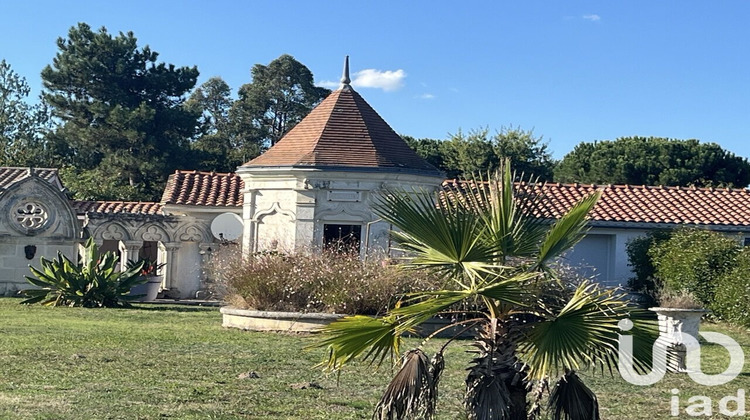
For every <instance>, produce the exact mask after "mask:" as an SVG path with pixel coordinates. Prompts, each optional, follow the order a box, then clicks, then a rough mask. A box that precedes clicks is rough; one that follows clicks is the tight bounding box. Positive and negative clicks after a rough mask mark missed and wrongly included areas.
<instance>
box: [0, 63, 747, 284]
mask: <svg viewBox="0 0 750 420" xmlns="http://www.w3.org/2000/svg"><path fill="white" fill-rule="evenodd" d="M348 73H349V72H348V61H347V64H346V66H345V71H344V77H343V78H342V86H341V88H340V89H338V90H336V91H334V92H333V93H331V95H329V96H328V97H327V98H326V99H324V100H323V101H322V102H321V103H320V104H319V105H318V106H317V107H316V108H315V109H314V110H313V111H312V112H311V113H310V114H309V115H308V116H307V117H306V118H305V119H303V120H302V121H301V122H300V123H299V124H297V125H296V126H295V127H294V128H293V129H292V130H290V131H289V132H288V133H287V134H286V135H285V136H284V137H283V138H282V139H281V140H280V141H279V142H277V143H276V144H275V145H274V146H273V147H271V148H270V149H269V150H268V151H267V152H265V153H264V154H262V155H261V156H259V157H257V158H255V159H253V160H251V161H250V162H247V163H246V164H244V165H242V166H240V167H239V168H238V169H237V172H236V173H214V172H199V171H176V172H175V173H174V174H172V175H170V176H169V179H168V181H167V185H166V187H165V190H164V193H163V195H162V199H161V201H160V202H158V203H142V202H119V201H76V200H70V199H68V197H67V196H66V195H65V193H64V186H63V185H62V183H61V182H60V179H59V177H58V176H57V170H55V169H32V168H11V167H4V168H0V215H2V216H1V217H0V295H2V294H6V295H10V294H14V293H16V291H17V290H19V289H22V288H26V287H28V284H27V283H26V282H25V281H24V277H23V276H24V275H26V274H28V273H29V271H28V265H29V264H35V263H36V262H38V260H39V257H40V256H44V257H46V258H52V257H54V256H55V254H56V253H57V251H60V252H62V253H63V254H65V255H67V256H68V257H69V258H71V259H73V258H74V257H75V255H76V253H77V249H78V245H79V244H80V243H81V242H83V241H84V240H85V239H86V238H88V237H92V238H94V240H95V241H96V242H97V243H98V244H99V245H100V246H101V247H102V249H104V250H112V251H117V252H119V253H120V255H121V257H122V258H121V259H122V260H123V261H127V260H128V259H137V258H138V257H148V258H151V259H154V260H158V261H159V262H164V263H166V266H165V267H164V269H163V272H162V276H163V282H162V288H163V290H164V291H165V292H166V294H167V295H169V296H172V297H179V298H189V297H195V295H196V293H197V292H198V291H200V290H201V289H202V287H203V284H204V283H203V281H204V279H205V274H204V268H205V266H206V262H207V261H208V259H209V258H210V257H211V254H212V253H213V252H214V251H215V250H216V249H217V247H218V246H221V244H224V243H226V242H227V241H236V242H238V243H241V245H242V249H243V252H246V253H252V252H258V251H267V250H295V249H296V250H299V249H304V250H314V249H317V248H319V247H322V246H324V245H325V244H327V243H329V242H333V241H339V240H345V241H347V242H349V244H350V245H352V246H355V247H359V249H360V252H361V253H362V254H363V255H366V254H370V253H374V252H384V253H386V254H388V253H389V252H390V240H389V235H388V231H389V228H390V226H388V224H387V223H385V222H383V221H382V220H380V219H379V218H378V217H377V216H376V215H375V214H374V213H373V211H372V208H371V203H372V202H373V197H375V196H376V195H377V194H379V192H380V191H382V190H383V189H390V188H404V189H407V190H408V189H412V188H418V189H426V190H440V189H441V188H448V187H450V186H452V185H454V184H455V183H456V181H450V180H449V181H446V180H445V179H444V176H443V174H442V173H441V172H440V171H439V170H437V169H436V168H434V167H433V166H432V165H430V164H429V163H428V162H426V161H425V160H424V159H422V158H421V157H419V156H418V155H417V154H416V153H415V152H414V151H412V150H411V149H410V148H409V147H408V146H407V145H406V143H405V142H404V141H403V140H402V139H401V137H400V136H398V135H397V134H396V133H395V132H394V131H393V129H391V127H390V126H389V125H388V124H387V123H386V122H385V121H384V120H383V119H382V118H381V117H380V116H379V115H378V114H377V112H375V110H373V109H372V107H370V105H369V104H368V103H367V102H366V101H365V100H364V99H363V98H362V97H361V96H360V95H359V94H358V93H357V92H356V91H354V89H353V88H352V87H351V86H350V84H349V75H348ZM537 188H538V189H539V190H540V191H541V192H542V193H543V194H544V196H545V202H546V207H545V208H546V209H547V211H548V215H546V217H550V218H554V217H559V216H560V215H561V214H563V213H564V212H565V211H566V210H567V209H568V208H570V206H572V205H573V204H574V203H576V202H577V201H578V200H580V199H581V198H583V197H585V196H587V195H589V194H591V193H592V192H594V191H595V190H599V191H601V193H602V195H601V199H600V200H599V202H598V203H597V205H596V207H595V208H594V210H593V212H592V213H591V215H590V227H591V230H590V232H589V234H588V235H587V236H586V238H584V239H583V240H582V241H581V242H580V243H579V244H578V245H577V246H576V247H575V248H574V249H573V250H572V251H571V252H570V253H569V255H567V259H568V262H569V263H570V264H571V265H575V266H581V267H583V268H582V270H583V271H584V272H585V274H590V275H595V276H596V277H597V279H598V280H599V281H600V282H601V283H603V284H606V285H612V286H614V285H620V284H625V282H626V281H627V279H628V278H629V277H630V276H631V270H630V268H629V267H628V262H627V255H626V253H625V248H626V244H627V242H628V240H630V239H631V238H634V237H637V236H639V235H643V234H644V233H646V232H647V231H649V230H652V229H663V228H672V227H676V226H685V225H689V226H696V227H702V228H707V229H712V230H717V231H722V232H726V233H730V234H736V235H738V236H739V237H741V238H743V240H746V238H748V237H750V190H747V189H717V188H682V187H646V186H628V185H606V186H602V185H580V184H553V183H547V184H544V185H540V186H537Z"/></svg>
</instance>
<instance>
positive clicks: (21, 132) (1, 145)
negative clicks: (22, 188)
mask: <svg viewBox="0 0 750 420" xmlns="http://www.w3.org/2000/svg"><path fill="white" fill-rule="evenodd" d="M30 93H31V88H30V87H29V85H28V83H27V82H26V79H25V78H24V77H22V76H21V75H19V74H18V73H16V72H15V71H13V69H12V68H11V66H10V64H9V63H7V62H6V61H5V60H0V165H3V166H36V167H42V166H44V167H47V166H54V162H53V159H52V153H53V150H52V147H51V146H50V145H49V144H48V142H47V141H46V140H45V138H44V133H45V132H46V130H47V129H48V123H49V113H48V110H47V107H46V106H45V105H44V104H43V103H40V104H37V105H32V104H30V103H29V102H28V96H29V94H30Z"/></svg>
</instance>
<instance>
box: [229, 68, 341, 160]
mask: <svg viewBox="0 0 750 420" xmlns="http://www.w3.org/2000/svg"><path fill="white" fill-rule="evenodd" d="M251 74H252V82H250V83H248V84H245V85H242V87H240V89H239V92H238V94H239V99H238V100H237V102H236V103H235V105H234V107H233V108H232V114H233V115H232V120H233V121H234V124H236V128H235V129H236V131H237V132H240V133H245V135H246V136H247V137H248V138H247V139H246V140H244V141H245V142H250V141H253V139H256V140H257V139H260V140H261V141H262V142H264V145H266V144H267V145H271V146H273V145H274V144H276V142H277V141H279V139H281V137H283V136H284V134H286V133H287V132H288V131H289V130H291V129H292V127H294V126H295V125H296V124H297V123H298V122H300V121H301V120H302V118H304V117H305V116H306V115H307V114H308V113H310V111H311V110H312V109H313V108H314V107H315V105H317V104H318V103H319V102H320V101H321V100H323V99H324V98H325V97H326V96H328V95H329V94H330V93H331V91H330V90H329V89H326V88H322V87H318V86H315V83H314V79H313V74H312V72H310V69H308V68H307V67H305V65H304V64H302V63H300V62H299V61H297V60H295V59H294V57H292V56H291V55H288V54H284V55H282V56H280V57H279V58H277V59H275V60H273V61H271V62H270V63H269V64H268V65H267V66H264V65H262V64H256V65H255V66H253V68H252V70H251Z"/></svg>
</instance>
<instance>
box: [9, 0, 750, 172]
mask: <svg viewBox="0 0 750 420" xmlns="http://www.w3.org/2000/svg"><path fill="white" fill-rule="evenodd" d="M0 10H2V13H0V59H2V58H5V59H6V60H7V61H8V62H9V63H10V64H11V65H12V67H13V69H14V70H15V71H16V72H18V73H20V74H21V75H23V76H25V77H26V78H27V80H28V81H29V83H30V84H31V86H32V88H33V93H32V95H37V94H38V93H39V91H40V89H41V80H40V78H39V72H40V71H41V69H42V68H43V67H44V66H45V65H47V64H50V63H51V62H52V58H53V57H54V55H55V53H56V51H57V48H56V45H55V40H56V39H57V37H60V36H65V35H66V34H67V31H68V29H69V28H70V27H71V26H73V25H75V24H76V23H77V22H86V23H88V24H89V25H91V26H92V27H94V28H99V27H101V26H106V27H107V29H108V30H109V31H110V32H112V33H117V32H119V31H133V32H134V33H135V35H136V37H138V39H139V42H140V44H141V45H150V46H151V48H152V49H154V50H155V51H157V52H159V53H160V59H161V60H164V61H166V62H168V63H173V64H175V65H178V66H183V65H189V66H192V65H197V66H198V69H199V70H200V72H201V77H200V81H199V83H200V82H203V81H205V80H206V79H208V78H209V77H211V76H221V77H223V78H224V79H225V80H226V81H227V82H228V83H229V84H230V86H231V87H232V88H233V89H234V90H235V91H236V89H237V88H238V87H239V86H240V85H241V84H243V83H247V82H249V81H250V68H251V67H252V66H253V65H254V64H256V63H263V64H267V63H268V62H270V61H271V60H273V59H274V58H276V57H278V56H279V55H281V54H284V53H287V54H291V55H293V56H294V57H295V58H297V60H299V61H301V62H302V63H304V64H305V65H306V66H307V67H309V68H310V70H311V71H312V72H313V74H314V75H315V78H316V81H318V82H319V83H323V84H325V83H326V82H335V81H337V80H338V79H339V78H340V76H341V68H342V63H343V58H344V56H345V55H347V54H348V55H350V56H351V68H352V72H353V73H356V74H354V76H355V77H353V78H354V79H355V81H358V82H359V83H358V85H355V89H357V90H358V91H359V92H360V93H361V94H362V96H363V97H364V98H365V99H366V100H367V101H368V102H369V103H370V104H371V105H372V106H373V107H374V108H375V109H376V110H377V111H378V112H379V113H380V114H381V116H383V118H385V120H386V121H388V123H389V124H390V125H391V126H392V127H393V128H394V129H395V130H396V131H397V132H399V133H402V134H409V135H412V136H415V137H432V138H440V139H443V138H446V137H447V136H448V134H449V133H455V132H456V131H457V130H459V129H463V130H464V131H468V130H471V129H475V128H481V127H489V128H490V129H492V130H495V129H498V128H500V127H501V126H509V125H513V126H520V127H521V128H524V129H533V130H534V132H535V134H537V135H541V136H544V138H545V139H546V140H547V141H549V146H550V149H551V150H552V151H553V153H554V156H555V157H557V158H561V157H562V156H563V155H564V154H565V153H567V152H568V151H570V150H571V149H572V148H573V147H574V146H575V145H576V144H578V143H579V142H581V141H593V140H605V139H614V138H617V137H621V136H631V135H643V136H651V135H653V136H663V137H672V138H682V139H687V138H697V139H700V140H702V141H706V142H708V141H712V142H716V143H719V144H720V145H722V146H723V147H725V148H727V149H729V150H731V151H733V152H735V153H737V154H739V155H742V156H745V157H748V156H750V151H749V150H748V148H747V146H746V144H747V143H746V142H747V141H748V140H750V118H748V117H750V103H749V100H750V99H749V98H750V48H748V44H749V42H748V41H750V25H749V24H748V18H750V2H744V1H721V2H711V1H653V0H652V1H515V2H500V1H492V2H491V1H481V2H480V1H475V2H456V1H349V2H344V1H322V0H320V1H239V0H237V1H210V2H209V1H181V2H177V1H165V0H151V1H124V2H110V1H69V2H60V1H54V2H53V1H23V2H22V1H20V0H16V1H8V0H0ZM358 72H359V73H358ZM356 76H359V79H357V77H356Z"/></svg>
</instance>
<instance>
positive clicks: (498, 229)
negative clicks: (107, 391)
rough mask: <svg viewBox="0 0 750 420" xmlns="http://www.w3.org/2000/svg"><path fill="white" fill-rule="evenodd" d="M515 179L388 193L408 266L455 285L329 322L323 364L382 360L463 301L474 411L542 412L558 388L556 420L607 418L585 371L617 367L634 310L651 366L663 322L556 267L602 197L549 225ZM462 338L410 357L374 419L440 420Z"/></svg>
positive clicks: (468, 399) (516, 419)
mask: <svg viewBox="0 0 750 420" xmlns="http://www.w3.org/2000/svg"><path fill="white" fill-rule="evenodd" d="M516 179H517V178H516V176H515V174H512V173H511V171H510V168H509V166H508V164H507V161H506V162H505V163H503V164H502V165H501V166H500V170H499V171H498V172H497V174H496V175H495V176H493V177H492V178H491V179H489V180H487V182H476V183H467V184H465V185H464V187H457V188H455V189H453V190H451V191H448V192H447V193H446V194H444V195H443V196H442V197H440V196H437V195H435V194H431V193H427V192H422V193H414V192H405V191H389V192H388V194H383V195H382V196H380V201H379V203H378V204H377V205H376V212H377V213H378V215H379V216H380V217H382V218H383V220H385V221H387V222H389V223H391V224H392V225H393V226H394V228H395V229H394V232H392V235H393V238H394V239H395V241H396V242H397V244H398V245H399V249H401V250H403V251H405V255H406V256H407V259H406V262H405V263H404V266H403V268H404V269H421V270H429V271H432V272H434V273H436V274H438V275H442V276H443V277H444V278H445V289H442V290H436V291H431V292H424V293H415V294H412V295H410V296H409V297H407V298H405V299H403V300H402V301H399V302H398V303H397V304H396V305H395V307H393V308H392V309H390V311H388V313H387V314H386V315H385V316H384V317H382V318H380V319H376V318H371V317H366V316H350V317H345V318H342V319H340V320H338V321H335V322H333V323H331V324H330V325H329V326H327V327H324V328H323V330H322V334H321V338H320V341H319V342H318V343H316V344H317V345H318V346H320V347H325V348H327V350H328V351H327V352H326V355H327V359H326V360H325V361H324V362H323V365H324V366H326V367H328V368H331V369H338V368H341V367H342V366H343V365H345V364H346V363H349V362H351V361H352V360H355V359H357V358H361V359H364V360H370V361H373V362H376V363H382V362H383V361H384V360H386V359H388V356H389V355H390V356H394V355H395V354H399V353H400V352H401V346H402V344H403V343H402V339H401V337H402V334H403V333H405V332H407V331H411V330H412V329H413V328H415V327H417V326H419V325H420V324H422V323H423V322H425V321H427V320H429V319H430V318H432V317H434V316H438V315H444V316H446V317H447V318H448V319H450V318H452V316H455V314H456V310H457V309H459V308H463V309H464V310H465V311H466V312H465V316H466V318H465V319H462V320H459V321H457V322H456V324H455V325H453V326H454V327H457V328H456V330H457V331H468V330H469V329H470V328H472V327H473V328H474V331H477V332H476V336H475V339H474V341H473V342H472V343H471V348H472V352H473V353H474V358H473V359H472V360H471V361H470V362H469V366H468V367H467V377H466V388H465V394H464V406H465V408H466V414H467V418H469V419H475V420H476V419H482V420H525V419H527V418H529V417H532V418H539V417H538V416H539V415H540V411H541V406H540V404H541V401H542V398H543V396H544V395H545V392H549V394H550V395H549V404H550V411H551V412H552V413H553V416H552V418H554V419H556V420H560V419H569V420H596V419H599V418H600V417H599V406H598V402H597V399H596V396H595V395H594V393H593V392H592V391H591V390H590V389H589V388H588V387H586V385H585V384H584V383H583V382H582V380H581V378H580V377H579V376H578V375H577V373H576V372H577V371H579V370H581V369H585V368H592V367H593V368H600V369H602V370H603V371H604V370H606V369H607V367H609V369H610V370H611V369H612V368H613V367H614V366H616V365H617V357H618V354H617V348H618V336H619V332H620V330H619V328H618V323H619V321H620V320H621V319H623V318H626V317H630V318H631V320H635V321H636V322H635V326H634V328H633V329H632V330H631V331H630V333H631V334H633V335H634V336H635V337H636V338H637V340H638V341H637V342H636V343H637V344H638V345H637V346H636V347H635V351H634V354H633V356H634V357H633V358H634V360H636V361H639V362H640V363H647V362H648V360H650V351H651V347H650V346H648V345H642V344H645V343H647V341H641V340H647V339H648V340H653V338H655V337H654V335H655V334H654V333H655V325H654V324H653V323H652V322H650V321H647V320H645V319H644V318H645V317H646V316H647V315H646V314H645V312H646V311H641V310H636V309H634V308H632V307H631V306H629V304H628V302H627V299H626V297H625V296H624V294H619V293H618V292H616V291H615V290H605V289H602V288H600V287H598V286H596V285H595V284H592V283H588V282H585V283H583V284H580V285H568V286H566V285H565V282H564V281H562V279H561V278H560V276H559V275H558V274H557V273H556V272H555V266H554V263H555V261H556V260H557V258H558V257H559V256H560V255H562V254H563V253H564V252H565V251H566V250H568V249H570V248H571V247H572V246H573V245H575V244H576V243H577V242H578V241H579V240H580V239H581V238H582V237H583V236H584V235H585V232H586V215H587V213H588V212H589V211H590V210H591V208H593V206H594V205H595V203H596V200H597V199H598V193H596V194H594V195H592V196H589V197H586V198H584V199H583V200H581V202H579V203H578V204H576V205H575V206H573V207H572V208H571V209H570V211H569V212H568V213H567V214H565V215H564V216H562V217H561V218H560V219H559V220H558V221H557V222H556V223H554V224H552V225H549V224H548V223H546V222H545V221H544V220H541V219H539V218H536V217H534V215H535V214H539V212H538V210H539V207H538V206H540V205H541V203H542V200H540V197H538V196H535V195H534V194H529V193H528V191H527V190H524V191H518V190H516V188H518V187H517V184H515V185H514V182H513V181H514V180H516ZM438 203H440V205H438ZM430 338H431V337H428V338H426V339H425V341H424V342H426V341H427V340H429V339H430ZM454 338H455V337H454ZM424 342H423V343H422V345H423V344H424ZM651 342H652V341H651ZM456 343H457V342H456V341H453V340H449V341H448V342H447V343H446V344H445V345H444V346H443V347H442V348H441V349H440V350H439V351H437V352H436V353H435V354H434V355H432V357H430V356H428V355H427V353H426V352H425V350H424V348H423V347H422V345H420V346H419V347H417V348H415V349H412V350H409V351H406V352H404V353H403V355H402V357H401V367H400V369H399V370H398V371H397V372H396V374H395V376H394V377H393V380H392V381H391V382H390V384H389V385H388V386H387V388H386V391H385V393H384V395H383V397H382V398H381V400H380V402H379V403H378V405H377V407H376V409H375V414H374V416H373V418H375V419H379V420H386V419H388V420H393V419H411V418H426V419H429V418H432V417H433V414H434V412H435V410H436V405H435V404H436V400H437V395H438V384H439V382H440V375H441V372H442V369H443V366H444V350H445V348H446V347H447V346H449V345H451V344H456ZM649 344H650V343H649ZM641 366H643V365H641ZM548 384H549V385H550V388H548V386H547V385H548ZM550 389H551V390H550ZM528 401H531V402H532V405H531V406H528Z"/></svg>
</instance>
